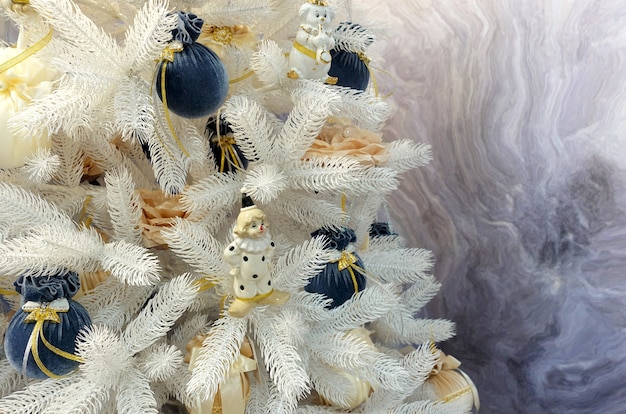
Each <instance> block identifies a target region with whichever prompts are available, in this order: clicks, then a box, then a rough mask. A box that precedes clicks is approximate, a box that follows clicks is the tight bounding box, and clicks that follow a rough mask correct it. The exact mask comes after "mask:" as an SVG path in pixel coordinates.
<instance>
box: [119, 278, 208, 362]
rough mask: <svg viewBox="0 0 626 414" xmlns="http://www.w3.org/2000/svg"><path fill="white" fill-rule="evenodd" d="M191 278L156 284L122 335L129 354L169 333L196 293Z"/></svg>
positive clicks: (196, 289) (142, 348) (196, 290)
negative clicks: (156, 286) (157, 288)
mask: <svg viewBox="0 0 626 414" xmlns="http://www.w3.org/2000/svg"><path fill="white" fill-rule="evenodd" d="M193 280H194V279H193V277H192V276H191V275H189V274H184V275H181V276H178V277H176V278H174V279H172V280H170V281H169V282H167V283H165V284H163V285H161V286H160V287H159V291H158V292H157V293H156V295H154V297H153V298H152V299H150V301H149V302H148V303H147V304H146V306H145V307H144V308H143V309H142V310H141V312H140V313H139V315H137V317H136V318H135V319H133V320H132V321H131V322H130V323H129V324H128V325H127V326H126V330H125V331H124V335H123V338H124V342H125V343H126V345H127V347H128V349H129V350H130V351H131V353H133V354H135V353H137V352H139V351H142V350H144V349H145V348H147V347H148V346H150V345H151V344H153V343H154V342H156V340H158V339H159V338H161V337H163V336H165V335H166V334H167V333H168V332H169V330H170V329H171V327H172V326H173V325H174V323H175V322H176V320H178V318H180V317H181V316H182V314H183V313H184V312H185V311H186V310H187V309H188V308H189V306H190V305H191V304H192V303H193V300H194V298H195V297H196V294H197V293H198V288H197V287H196V286H195V285H194V283H193Z"/></svg>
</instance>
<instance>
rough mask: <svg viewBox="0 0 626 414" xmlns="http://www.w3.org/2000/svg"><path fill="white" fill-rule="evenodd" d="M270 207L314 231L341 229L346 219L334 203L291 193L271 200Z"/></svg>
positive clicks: (344, 214)
mask: <svg viewBox="0 0 626 414" xmlns="http://www.w3.org/2000/svg"><path fill="white" fill-rule="evenodd" d="M272 205H273V208H274V209H275V210H277V211H282V212H283V213H284V214H285V215H286V216H288V217H289V218H291V219H292V220H295V221H297V222H298V223H302V224H304V225H306V226H309V227H312V228H314V229H315V228H320V227H341V226H342V224H343V223H345V222H346V220H347V218H348V217H347V215H346V213H345V212H344V211H343V210H342V209H341V207H340V206H337V205H336V204H334V203H330V202H328V201H325V200H320V199H315V198H313V197H311V196H309V195H303V194H300V193H296V192H291V191H290V192H289V193H287V192H285V193H284V194H283V195H282V196H281V197H279V198H277V199H275V200H273V201H272Z"/></svg>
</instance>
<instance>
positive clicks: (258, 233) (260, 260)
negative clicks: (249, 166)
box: [224, 195, 289, 318]
mask: <svg viewBox="0 0 626 414" xmlns="http://www.w3.org/2000/svg"><path fill="white" fill-rule="evenodd" d="M233 236H234V240H233V242H232V243H231V244H229V245H228V247H226V249H225V250H224V258H225V259H226V261H227V262H228V264H229V265H230V266H231V270H230V274H231V276H233V289H234V291H235V297H236V298H235V300H234V301H233V303H232V304H231V306H230V307H229V308H228V312H229V314H230V315H231V316H234V317H238V318H240V317H243V316H246V315H247V314H248V313H249V312H250V311H251V310H252V308H254V307H255V306H257V305H270V304H275V305H277V304H283V303H285V302H286V301H287V299H288V298H289V293H287V292H281V291H278V290H274V288H273V286H272V277H271V263H272V258H273V256H274V250H275V245H274V242H273V241H272V236H271V235H270V232H269V223H268V221H267V216H266V215H265V213H264V212H263V211H262V210H260V209H259V208H258V207H257V206H256V205H254V203H253V202H252V199H251V198H250V197H248V196H246V195H244V196H243V200H242V207H241V211H240V213H239V216H237V223H236V224H235V228H234V229H233Z"/></svg>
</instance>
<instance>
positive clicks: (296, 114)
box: [278, 80, 341, 161]
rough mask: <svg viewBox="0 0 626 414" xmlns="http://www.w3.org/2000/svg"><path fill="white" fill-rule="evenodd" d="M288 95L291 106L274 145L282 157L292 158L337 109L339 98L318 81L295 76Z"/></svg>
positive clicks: (315, 134)
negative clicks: (295, 85) (296, 82)
mask: <svg viewBox="0 0 626 414" xmlns="http://www.w3.org/2000/svg"><path fill="white" fill-rule="evenodd" d="M292 99H293V101H294V106H293V109H292V110H291V112H290V113H289V116H288V117H287V120H286V121H285V124H284V126H283V129H282V130H281V131H280V134H279V136H278V143H279V145H278V147H279V148H280V149H281V151H284V152H283V154H282V156H283V157H284V158H286V159H287V160H291V161H296V160H299V159H300V158H302V155H304V152H305V151H306V150H307V149H308V148H309V147H310V146H311V144H312V143H313V140H315V138H316V137H317V136H318V135H319V133H320V131H321V130H322V127H323V126H324V123H325V122H326V119H328V117H329V116H330V115H331V114H332V113H333V112H336V111H338V110H339V107H340V103H341V98H340V97H339V95H338V94H337V93H335V92H334V91H333V90H331V88H330V87H328V86H326V85H324V84H322V83H320V82H314V81H310V80H299V81H298V88H297V89H295V90H294V91H293V93H292Z"/></svg>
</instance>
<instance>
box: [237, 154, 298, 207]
mask: <svg viewBox="0 0 626 414" xmlns="http://www.w3.org/2000/svg"><path fill="white" fill-rule="evenodd" d="M286 187H287V177H286V176H285V175H284V174H283V172H282V171H281V170H280V169H279V168H278V167H277V166H276V165H273V164H262V165H257V166H255V167H252V168H250V169H249V170H248V174H247V175H246V178H245V180H244V183H243V187H242V190H243V191H244V192H245V193H246V194H248V195H249V196H250V197H252V198H253V199H254V200H257V201H259V202H260V203H268V202H270V201H272V200H274V199H275V198H277V197H278V195H279V194H280V192H281V191H283V190H284V189H285V188H286Z"/></svg>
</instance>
